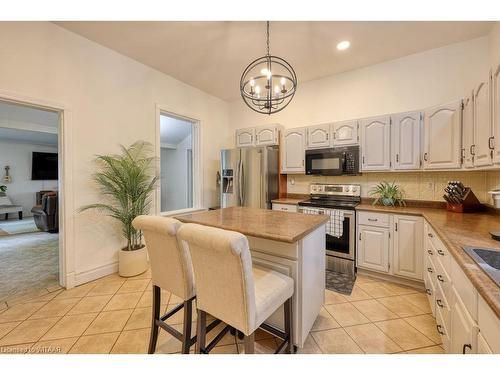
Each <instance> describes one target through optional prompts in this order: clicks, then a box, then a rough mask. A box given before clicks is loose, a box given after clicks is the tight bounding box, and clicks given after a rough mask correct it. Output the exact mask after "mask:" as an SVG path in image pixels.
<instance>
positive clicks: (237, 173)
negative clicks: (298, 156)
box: [220, 146, 278, 209]
mask: <svg viewBox="0 0 500 375" xmlns="http://www.w3.org/2000/svg"><path fill="white" fill-rule="evenodd" d="M220 159H221V167H220V174H221V184H220V192H221V193H220V194H221V199H220V201H221V207H222V208H224V207H232V206H245V207H255V208H269V209H270V208H271V200H272V199H275V198H277V197H278V147H277V146H265V147H247V148H235V149H230V150H221V158H220Z"/></svg>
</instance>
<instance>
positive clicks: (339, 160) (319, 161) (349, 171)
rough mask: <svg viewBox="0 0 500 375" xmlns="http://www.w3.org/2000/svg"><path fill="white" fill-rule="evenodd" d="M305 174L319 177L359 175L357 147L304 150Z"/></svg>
mask: <svg viewBox="0 0 500 375" xmlns="http://www.w3.org/2000/svg"><path fill="white" fill-rule="evenodd" d="M306 174H310V175H319V176H340V175H357V174H359V146H345V147H333V148H323V149H318V150H306Z"/></svg>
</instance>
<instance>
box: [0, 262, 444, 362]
mask: <svg viewBox="0 0 500 375" xmlns="http://www.w3.org/2000/svg"><path fill="white" fill-rule="evenodd" d="M151 301H152V298H151V276H150V272H149V271H148V272H146V273H144V274H142V275H139V276H136V277H133V278H128V279H125V278H121V277H120V276H118V275H117V274H114V275H110V276H107V277H104V278H102V279H99V280H97V281H94V282H91V283H88V284H85V285H81V286H79V287H77V288H74V289H71V290H63V289H58V290H50V291H49V290H46V291H45V292H37V293H36V294H35V295H34V296H33V295H32V296H31V297H29V298H25V299H19V300H17V301H14V302H12V303H10V304H8V305H4V306H0V353H146V351H147V346H148V341H149V326H150V315H151ZM179 302H180V299H179V298H178V297H176V296H174V295H170V293H168V292H164V291H163V292H162V310H163V311H166V310H167V309H170V308H172V307H173V306H174V305H175V304H177V303H179ZM430 312H431V310H430V306H429V304H428V302H427V298H426V296H425V294H424V293H422V292H421V291H418V290H415V289H412V288H408V287H404V286H400V285H398V284H394V283H390V282H386V281H379V280H376V279H372V278H369V277H366V276H359V277H358V279H357V281H356V285H355V286H354V289H353V292H352V294H351V295H350V296H344V295H342V294H339V293H335V292H332V291H329V290H327V291H325V304H324V306H323V308H322V309H321V312H320V314H319V316H318V319H317V320H316V322H315V323H314V326H313V328H312V332H311V334H310V335H309V336H308V338H307V340H306V342H305V346H304V348H303V349H301V350H299V353H318V354H320V353H325V354H333V353H443V348H442V346H441V340H440V338H439V335H438V334H437V332H436V328H435V320H434V318H433V317H432V315H431V314H430ZM168 322H169V323H170V324H172V325H175V326H176V328H177V329H179V330H181V329H182V314H176V315H174V316H173V317H171V318H170V319H169V320H168ZM193 326H194V324H193ZM193 328H194V327H193ZM215 331H216V332H211V335H209V336H210V337H214V336H215V335H216V334H217V330H215ZM160 332H161V333H160V336H159V340H158V347H157V353H178V352H179V351H180V342H179V341H177V340H175V339H174V338H173V337H172V336H170V335H169V334H167V333H166V332H163V331H161V330H160ZM210 337H209V338H210ZM256 340H257V341H256V352H258V353H272V352H273V351H274V350H275V349H276V347H277V346H278V344H279V341H278V339H276V338H274V337H272V336H270V335H269V334H267V333H265V332H263V331H258V332H257V334H256ZM242 352H243V345H242V343H241V342H240V341H239V340H238V339H236V338H235V337H233V336H230V335H226V337H224V339H223V340H222V341H221V342H220V343H219V345H218V346H217V347H216V348H215V349H214V350H213V353H234V354H235V353H242Z"/></svg>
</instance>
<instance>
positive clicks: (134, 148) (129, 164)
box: [80, 141, 158, 277]
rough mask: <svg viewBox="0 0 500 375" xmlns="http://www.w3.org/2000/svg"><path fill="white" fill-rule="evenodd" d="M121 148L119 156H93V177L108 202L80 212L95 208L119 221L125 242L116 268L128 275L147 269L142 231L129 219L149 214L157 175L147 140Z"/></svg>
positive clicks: (121, 274)
mask: <svg viewBox="0 0 500 375" xmlns="http://www.w3.org/2000/svg"><path fill="white" fill-rule="evenodd" d="M120 147H121V153H120V154H118V155H98V156H97V158H96V162H97V164H98V165H99V169H100V170H99V171H98V172H97V173H95V174H94V175H93V179H94V181H95V182H96V183H97V185H98V186H99V189H100V191H101V193H102V194H103V196H104V197H106V198H107V199H108V200H109V202H108V203H95V204H90V205H87V206H84V207H82V208H81V209H80V211H85V210H90V209H96V210H98V211H100V212H102V213H104V214H106V215H108V216H110V217H112V218H114V219H116V220H118V221H119V222H120V223H121V229H122V234H123V236H124V237H125V239H126V241H127V245H126V246H125V247H123V248H122V249H121V250H120V251H119V257H118V258H119V259H118V269H119V274H120V276H124V277H130V276H135V275H138V274H141V273H143V272H145V271H146V270H147V269H148V259H147V250H146V247H145V246H144V244H143V242H142V233H141V231H138V230H136V229H135V228H134V226H133V225H132V220H134V218H136V217H137V216H139V215H146V214H148V213H149V209H150V206H151V193H152V192H153V191H154V190H155V188H156V183H157V181H158V176H157V174H156V158H155V157H154V156H153V152H152V146H151V144H150V143H147V142H144V141H138V142H135V143H134V144H132V145H131V146H129V147H124V146H120Z"/></svg>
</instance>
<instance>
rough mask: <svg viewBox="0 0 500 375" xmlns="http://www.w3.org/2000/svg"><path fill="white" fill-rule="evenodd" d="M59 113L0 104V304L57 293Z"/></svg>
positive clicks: (59, 252) (19, 104)
mask: <svg viewBox="0 0 500 375" xmlns="http://www.w3.org/2000/svg"><path fill="white" fill-rule="evenodd" d="M62 122H63V112H62V111H61V110H56V109H52V108H47V107H43V106H37V105H33V104H28V103H25V102H18V101H11V100H5V99H2V98H0V213H1V214H2V215H0V285H1V287H0V303H5V304H7V305H11V304H13V303H14V301H16V300H20V299H22V298H23V297H26V296H30V295H33V294H40V293H43V292H44V291H45V292H50V291H53V290H55V289H58V288H60V285H63V284H64V280H60V279H61V277H60V275H61V274H63V272H62V270H61V264H63V259H62V254H63V246H62V245H63V241H60V237H61V236H62V231H61V229H60V225H59V223H60V222H61V220H60V216H61V215H60V212H61V206H62V202H61V197H60V194H59V192H60V185H61V173H60V171H61V161H62V156H61V152H60V151H61V149H60V145H61V140H60V132H61V128H62Z"/></svg>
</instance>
